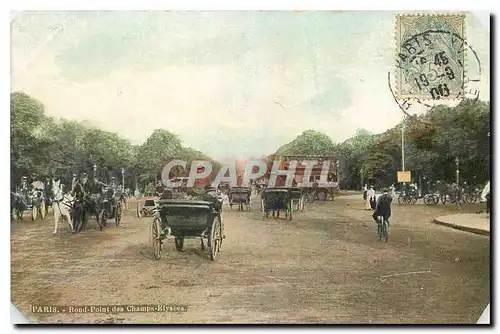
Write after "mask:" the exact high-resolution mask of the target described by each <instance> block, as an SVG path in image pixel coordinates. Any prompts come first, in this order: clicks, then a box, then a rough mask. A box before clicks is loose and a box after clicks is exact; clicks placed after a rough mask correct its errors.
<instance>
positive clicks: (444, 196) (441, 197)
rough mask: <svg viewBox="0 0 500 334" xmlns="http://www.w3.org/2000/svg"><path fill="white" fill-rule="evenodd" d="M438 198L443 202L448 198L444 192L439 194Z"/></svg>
mask: <svg viewBox="0 0 500 334" xmlns="http://www.w3.org/2000/svg"><path fill="white" fill-rule="evenodd" d="M440 199H441V203H443V204H446V202H447V200H448V198H447V195H446V194H444V195H441V196H440Z"/></svg>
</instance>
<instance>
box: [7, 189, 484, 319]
mask: <svg viewBox="0 0 500 334" xmlns="http://www.w3.org/2000/svg"><path fill="white" fill-rule="evenodd" d="M360 197H361V196H356V197H354V198H353V197H338V198H336V199H335V202H329V203H326V204H323V203H318V204H313V205H310V206H309V207H307V208H306V212H304V213H296V214H295V215H294V219H293V221H291V222H289V221H285V220H284V219H279V220H276V219H272V218H270V219H268V220H265V221H263V220H262V215H261V213H260V212H259V211H258V210H259V206H258V204H255V206H254V207H253V210H252V212H234V211H233V212H224V213H223V219H224V223H225V230H226V231H225V232H226V235H227V238H226V240H225V241H224V243H223V245H222V249H221V253H220V254H219V256H218V258H217V260H216V261H215V262H212V261H210V260H209V259H208V258H207V256H206V254H205V253H204V252H202V251H200V250H199V241H197V240H187V241H186V243H185V251H184V252H177V251H176V250H175V247H174V245H173V242H169V243H168V244H167V245H166V247H165V250H164V251H163V253H162V255H163V257H162V259H161V260H159V261H155V260H154V259H153V258H152V252H151V246H150V244H149V235H150V224H151V218H142V219H138V218H136V217H135V216H134V211H133V210H130V211H128V212H127V214H126V216H125V217H124V221H123V226H122V227H115V226H110V227H108V228H107V229H106V230H104V231H103V232H99V230H98V229H97V224H96V223H95V221H91V222H90V224H89V225H90V226H89V229H88V230H86V231H85V232H83V233H81V234H79V235H71V233H70V232H69V229H68V227H67V225H66V226H63V228H62V229H61V231H60V233H59V234H58V235H56V236H53V235H52V233H51V232H52V228H53V217H52V216H48V217H47V218H46V219H45V221H37V222H32V221H28V220H26V221H23V222H14V223H12V234H11V245H12V264H11V278H12V283H11V284H12V288H11V291H12V302H13V303H14V304H15V305H16V306H17V307H18V308H19V309H20V310H21V311H22V312H23V313H24V314H25V315H27V316H28V317H29V318H30V319H33V320H36V321H38V322H42V323H57V322H64V323H88V322H90V323H247V322H249V323H270V322H272V323H475V322H476V321H477V319H478V318H479V316H480V314H481V312H482V311H483V309H484V308H485V306H486V305H487V304H488V299H489V294H490V239H489V237H486V236H481V235H475V234H470V233H467V232H461V231H457V230H454V229H450V228H447V227H443V226H438V225H435V224H432V223H431V220H432V219H433V218H434V217H436V216H440V215H443V214H446V213H447V212H449V211H450V210H452V209H451V207H452V206H448V208H445V207H444V206H443V205H439V206H435V207H427V206H422V205H413V206H399V205H397V204H395V205H393V219H392V220H391V225H390V229H389V242H388V243H387V244H385V243H381V242H378V241H377V240H376V225H375V223H373V221H372V220H371V217H370V212H367V211H364V210H363V209H362V208H363V203H362V199H361V198H360ZM134 205H135V204H132V203H131V208H132V209H133V208H134ZM415 272H418V273H415ZM47 304H50V305H106V304H179V305H186V306H187V312H180V313H175V312H154V313H153V312H150V313H115V314H113V313H76V314H68V313H58V314H33V313H30V305H47Z"/></svg>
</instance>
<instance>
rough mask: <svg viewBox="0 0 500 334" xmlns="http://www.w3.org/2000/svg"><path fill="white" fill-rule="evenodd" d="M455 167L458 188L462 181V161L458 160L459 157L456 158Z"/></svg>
mask: <svg viewBox="0 0 500 334" xmlns="http://www.w3.org/2000/svg"><path fill="white" fill-rule="evenodd" d="M455 165H456V180H455V181H456V183H457V186H458V183H459V181H460V170H459V166H460V159H458V157H456V158H455Z"/></svg>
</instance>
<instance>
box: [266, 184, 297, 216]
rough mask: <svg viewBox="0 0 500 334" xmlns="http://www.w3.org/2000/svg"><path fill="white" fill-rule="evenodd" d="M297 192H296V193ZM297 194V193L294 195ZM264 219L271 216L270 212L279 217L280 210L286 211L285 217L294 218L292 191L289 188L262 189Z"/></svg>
mask: <svg viewBox="0 0 500 334" xmlns="http://www.w3.org/2000/svg"><path fill="white" fill-rule="evenodd" d="M295 194H296V193H295ZM294 196H296V195H294ZM261 208H262V213H263V216H262V219H266V218H268V217H269V212H272V216H273V217H275V213H276V218H278V217H279V215H280V211H283V212H284V213H285V218H286V219H288V220H292V192H291V190H290V189H287V188H265V189H264V190H263V191H262V201H261Z"/></svg>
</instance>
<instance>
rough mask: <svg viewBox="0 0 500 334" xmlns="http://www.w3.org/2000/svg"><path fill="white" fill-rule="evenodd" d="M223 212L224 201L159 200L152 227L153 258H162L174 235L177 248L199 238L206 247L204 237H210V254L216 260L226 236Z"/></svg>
mask: <svg viewBox="0 0 500 334" xmlns="http://www.w3.org/2000/svg"><path fill="white" fill-rule="evenodd" d="M221 212H222V211H221V203H218V202H215V201H214V202H211V201H204V200H178V199H176V200H174V199H168V200H159V202H158V206H157V209H156V210H155V214H154V219H153V225H152V230H151V237H152V243H153V249H154V258H155V259H156V260H159V259H160V258H161V251H162V250H163V243H164V241H165V239H167V238H170V237H173V238H174V239H175V248H176V249H177V250H178V251H182V250H183V248H184V240H185V239H189V238H200V240H201V249H202V250H204V249H205V244H204V242H203V240H204V239H208V245H207V246H208V254H209V256H210V259H211V260H215V259H216V257H217V254H218V253H219V251H220V247H221V245H222V240H223V239H224V237H225V236H224V224H223V222H222V217H221Z"/></svg>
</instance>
